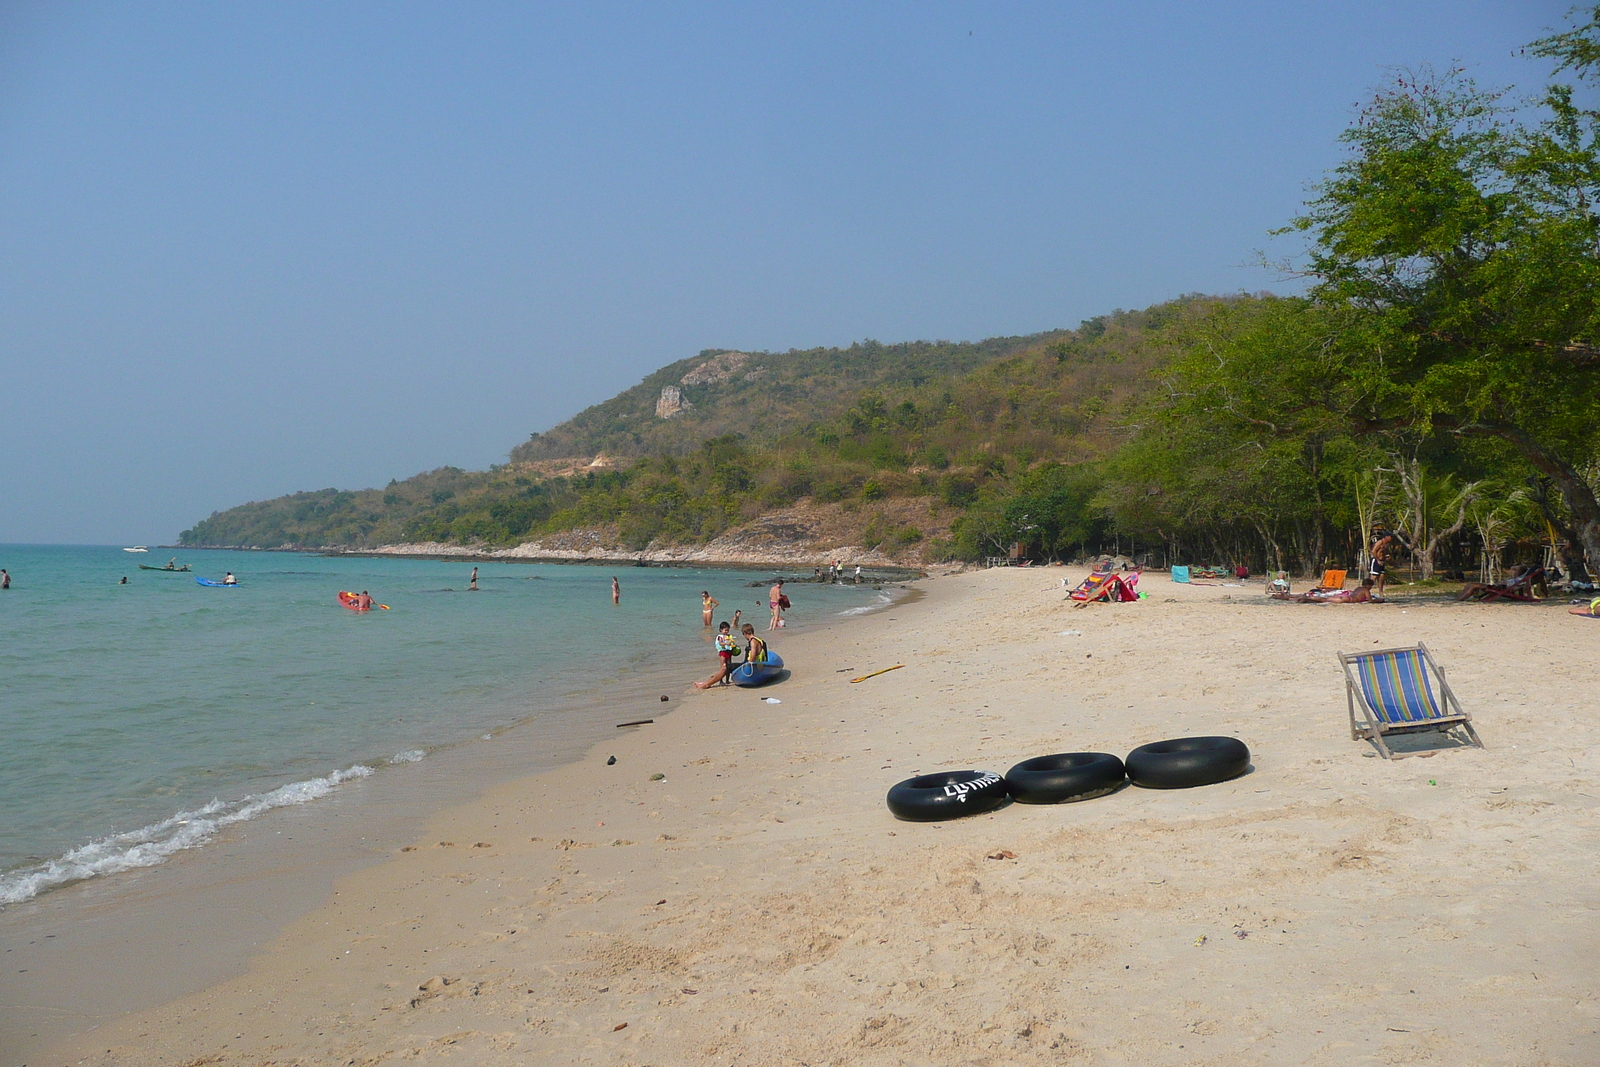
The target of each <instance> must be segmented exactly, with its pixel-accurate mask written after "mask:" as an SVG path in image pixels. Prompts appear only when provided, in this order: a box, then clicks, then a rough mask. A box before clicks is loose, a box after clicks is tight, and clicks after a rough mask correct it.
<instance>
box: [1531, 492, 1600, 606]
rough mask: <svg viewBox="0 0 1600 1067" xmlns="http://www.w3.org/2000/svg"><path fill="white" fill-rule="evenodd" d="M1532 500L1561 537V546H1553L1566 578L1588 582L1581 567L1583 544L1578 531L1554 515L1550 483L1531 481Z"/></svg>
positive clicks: (1588, 579)
mask: <svg viewBox="0 0 1600 1067" xmlns="http://www.w3.org/2000/svg"><path fill="white" fill-rule="evenodd" d="M1533 499H1534V501H1535V502H1536V503H1537V504H1538V505H1539V510H1540V512H1542V513H1543V514H1544V519H1545V521H1546V522H1548V523H1549V524H1550V526H1551V528H1552V529H1554V530H1555V532H1556V533H1558V534H1560V535H1561V544H1559V545H1557V546H1554V547H1555V548H1556V551H1557V552H1559V553H1560V556H1561V568H1562V570H1564V571H1566V572H1567V577H1568V578H1570V579H1575V580H1577V581H1580V582H1587V581H1590V580H1591V579H1590V577H1589V569H1588V568H1587V567H1585V566H1584V565H1583V542H1582V539H1581V538H1579V537H1578V531H1577V530H1574V529H1573V528H1572V525H1571V524H1570V523H1568V522H1567V521H1566V520H1565V519H1564V518H1562V516H1560V515H1558V514H1556V509H1555V508H1554V507H1552V506H1551V503H1550V483H1549V482H1547V481H1546V480H1545V479H1543V478H1535V479H1533Z"/></svg>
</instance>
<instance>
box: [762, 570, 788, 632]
mask: <svg viewBox="0 0 1600 1067" xmlns="http://www.w3.org/2000/svg"><path fill="white" fill-rule="evenodd" d="M787 599H789V598H788V597H786V596H784V595H783V579H782V578H779V579H778V581H777V582H776V584H774V585H773V587H772V588H771V589H768V590H767V607H769V608H771V609H772V621H771V622H769V623H768V624H767V629H769V630H776V629H777V628H778V627H780V626H782V625H783V602H784V601H785V600H787Z"/></svg>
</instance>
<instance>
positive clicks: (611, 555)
mask: <svg viewBox="0 0 1600 1067" xmlns="http://www.w3.org/2000/svg"><path fill="white" fill-rule="evenodd" d="M836 518H837V517H836V516H833V515H831V514H828V513H821V514H819V512H818V509H808V510H804V511H802V510H801V509H798V508H795V509H788V510H785V511H779V512H773V513H770V514H767V515H763V516H761V517H760V518H757V519H754V520H752V521H750V522H748V523H745V524H744V525H741V526H738V527H736V528H734V529H731V530H728V531H726V532H724V533H723V534H721V535H720V536H718V537H716V538H715V539H713V540H711V541H708V542H707V543H705V544H703V545H673V544H665V545H664V544H657V543H652V544H650V545H648V546H646V547H645V548H643V549H631V548H627V547H624V546H623V544H622V543H621V542H622V538H621V534H620V532H619V531H618V530H617V529H616V528H615V527H614V526H597V527H588V528H583V529H576V530H564V531H562V532H561V533H557V534H550V535H548V536H546V537H543V538H541V539H539V540H537V541H525V542H523V543H522V544H520V545H514V546H511V547H507V548H495V547H493V546H491V545H487V544H476V545H472V544H468V545H462V544H452V543H449V542H444V541H421V542H397V543H392V544H384V545H376V546H371V547H363V548H341V547H337V546H329V545H282V546H279V547H277V548H273V549H266V550H265V551H284V552H321V553H324V554H327V555H340V556H411V557H415V558H419V559H451V560H462V561H464V562H524V563H610V564H627V565H629V566H647V567H648V566H656V567H737V568H751V569H762V570H772V569H790V570H792V569H796V568H801V569H807V570H809V569H814V568H817V567H821V568H823V569H824V570H826V568H827V567H828V566H829V565H830V564H832V563H833V562H834V561H835V560H837V561H839V565H840V568H841V570H848V571H851V572H853V571H854V569H855V568H856V567H857V566H860V567H861V568H862V569H863V570H864V571H866V570H870V571H871V572H872V573H873V574H874V575H875V576H878V577H883V576H885V575H886V573H887V574H890V575H894V576H896V577H914V576H920V575H922V574H923V573H925V569H924V567H923V566H922V565H921V564H922V561H921V560H919V559H916V558H907V557H906V556H892V555H889V554H888V553H885V552H884V551H882V550H881V548H867V547H865V546H864V545H860V544H850V543H845V542H846V541H848V540H851V538H850V534H851V533H857V532H858V528H859V523H850V524H848V525H846V524H837V523H836V522H832V521H829V520H830V519H836ZM178 547H179V548H183V549H200V548H230V549H245V550H252V549H258V548H259V546H254V545H182V546H178ZM958 569H959V567H958Z"/></svg>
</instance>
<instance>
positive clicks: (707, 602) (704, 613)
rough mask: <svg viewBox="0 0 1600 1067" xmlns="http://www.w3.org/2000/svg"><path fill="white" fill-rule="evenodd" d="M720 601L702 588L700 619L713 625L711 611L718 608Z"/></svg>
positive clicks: (707, 624)
mask: <svg viewBox="0 0 1600 1067" xmlns="http://www.w3.org/2000/svg"><path fill="white" fill-rule="evenodd" d="M718 603H719V601H718V600H717V598H716V597H714V596H712V595H711V594H710V593H709V592H707V591H706V590H704V589H702V590H700V621H701V622H702V623H704V624H705V625H706V626H710V625H711V613H712V612H713V611H716V610H717V604H718Z"/></svg>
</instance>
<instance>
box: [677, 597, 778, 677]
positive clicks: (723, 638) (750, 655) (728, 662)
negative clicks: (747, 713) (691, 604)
mask: <svg viewBox="0 0 1600 1067" xmlns="http://www.w3.org/2000/svg"><path fill="white" fill-rule="evenodd" d="M735 614H736V615H737V613H735ZM739 634H740V636H742V637H743V638H744V650H743V651H744V662H745V663H761V662H764V661H765V660H766V658H767V643H766V642H765V641H763V640H762V639H761V638H759V637H757V636H756V628H755V627H754V626H751V625H750V624H749V623H745V624H744V625H743V626H742V627H740V629H739ZM716 645H717V659H718V660H719V661H720V662H719V663H718V665H717V673H715V674H713V675H712V676H711V677H710V678H707V679H706V680H705V681H703V682H696V683H694V687H695V688H696V689H710V688H711V687H712V686H714V685H732V684H733V672H734V668H735V666H736V665H735V664H734V662H733V659H734V657H735V656H737V655H738V654H739V651H740V649H739V643H738V641H737V640H735V638H734V636H733V627H732V625H731V624H729V623H725V622H724V623H719V624H718V625H717V637H716Z"/></svg>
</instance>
